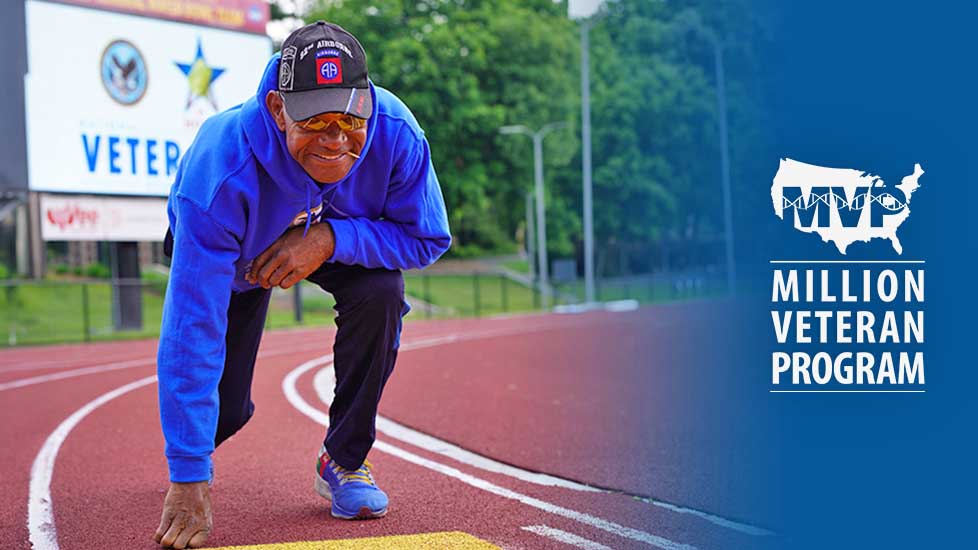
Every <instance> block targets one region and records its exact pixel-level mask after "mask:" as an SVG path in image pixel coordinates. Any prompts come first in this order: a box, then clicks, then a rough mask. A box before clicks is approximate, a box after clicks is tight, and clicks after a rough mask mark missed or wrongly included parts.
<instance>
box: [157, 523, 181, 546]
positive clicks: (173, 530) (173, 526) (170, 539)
mask: <svg viewBox="0 0 978 550" xmlns="http://www.w3.org/2000/svg"><path fill="white" fill-rule="evenodd" d="M183 524H184V521H183V518H174V519H173V522H172V523H170V528H169V529H167V530H166V534H164V535H163V538H162V539H160V546H163V547H164V548H172V547H173V543H175V542H176V541H177V537H178V536H180V532H181V531H183Z"/></svg>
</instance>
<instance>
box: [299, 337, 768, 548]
mask: <svg viewBox="0 0 978 550" xmlns="http://www.w3.org/2000/svg"><path fill="white" fill-rule="evenodd" d="M487 332H488V331H487ZM514 332H515V331H514ZM520 332H522V331H520ZM492 335H499V331H493V334H492ZM480 337H487V336H482V333H475V334H472V335H469V336H457V335H448V336H445V337H440V338H432V339H428V340H418V341H414V342H410V343H407V344H405V345H402V346H401V348H400V351H410V350H412V349H419V348H426V347H431V346H436V345H439V344H445V343H452V342H458V341H461V340H465V339H475V338H480ZM332 361H333V356H332V355H325V356H323V357H320V358H318V359H313V360H311V361H308V362H307V363H303V364H302V365H301V366H300V367H298V368H297V369H296V371H299V370H300V369H301V371H300V372H297V373H296V376H295V377H294V378H293V379H292V380H290V383H291V384H293V385H295V380H296V379H298V377H299V376H300V375H302V374H304V373H306V372H307V371H309V370H311V369H314V368H316V367H317V366H320V365H321V366H323V367H324V368H322V369H320V370H319V371H317V372H316V374H315V375H314V377H313V388H314V389H315V391H316V395H317V396H318V397H319V400H320V401H322V402H323V404H324V405H326V406H327V407H329V405H330V403H332V401H333V395H334V394H333V391H334V388H335V386H336V377H335V374H334V372H333V368H332ZM296 371H293V372H296ZM289 375H290V376H291V375H292V373H291V372H290V373H289ZM283 386H284V382H283ZM287 395H288V393H287ZM295 396H296V398H298V399H301V398H300V397H298V393H297V392H296V393H295ZM290 402H291V399H290ZM312 411H315V409H314V408H313V409H312V410H311V411H303V413H304V414H306V415H307V416H310V417H312V416H313V414H314V413H313V412H312ZM317 412H318V411H317ZM322 418H325V419H326V420H325V424H324V425H328V424H329V417H328V416H326V415H322ZM314 420H315V418H314ZM321 423H322V422H321ZM376 428H377V431H378V432H381V433H383V434H384V435H387V436H388V437H392V438H394V439H397V440H400V441H403V442H405V443H408V444H411V445H414V446H415V447H419V448H421V449H425V450H426V451H430V452H432V453H435V454H440V455H443V456H447V457H448V458H451V459H453V460H455V461H457V462H461V463H463V464H468V465H469V466H473V467H475V468H479V469H480V470H484V471H487V472H492V473H496V474H502V475H506V476H509V477H512V478H515V479H519V480H521V481H526V482H528V483H535V484H537V485H544V486H550V487H563V488H565V489H571V490H574V491H586V492H595V493H618V494H625V495H627V496H630V497H633V498H637V499H639V500H641V501H642V502H645V503H646V504H651V505H652V506H656V507H659V508H664V509H666V510H669V511H671V512H675V513H677V514H688V515H692V516H696V517H698V518H700V519H702V520H705V521H708V522H710V523H712V524H714V525H718V526H720V527H724V528H727V529H731V530H733V531H738V532H741V533H744V534H746V535H751V536H755V537H762V536H770V535H773V534H774V532H772V531H769V530H767V529H763V528H761V527H756V526H754V525H750V524H747V523H741V522H739V521H734V520H732V519H727V518H725V517H722V516H718V515H715V514H711V513H709V512H704V511H702V510H697V509H695V508H687V507H685V506H680V505H677V504H671V503H668V502H663V501H660V500H656V499H653V498H650V497H645V496H638V495H634V494H629V493H625V492H623V491H619V490H609V489H603V488H600V487H592V486H590V485H585V484H583V483H578V482H576V481H573V480H570V479H564V478H560V477H555V476H551V475H547V474H543V473H539V472H531V471H529V470H524V469H522V468H519V467H517V466H512V465H510V464H505V463H502V462H499V461H496V460H493V459H492V458H490V457H487V456H484V455H480V454H478V453H475V452H472V451H469V450H467V449H464V448H462V447H459V446H457V445H455V444H453V443H450V442H448V441H445V440H442V439H438V438H437V437H434V436H432V435H429V434H426V433H423V432H419V431H417V430H414V429H412V428H409V427H407V426H404V425H403V424H399V423H398V422H395V421H393V420H390V419H388V418H386V417H383V416H380V415H378V416H377V426H376Z"/></svg>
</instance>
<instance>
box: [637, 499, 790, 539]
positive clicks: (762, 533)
mask: <svg viewBox="0 0 978 550" xmlns="http://www.w3.org/2000/svg"><path fill="white" fill-rule="evenodd" d="M639 500H641V501H642V502H645V503H648V504H651V505H652V506H658V507H659V508H665V509H666V510H670V511H673V512H676V513H677V514H689V515H691V516H696V517H698V518H701V519H705V520H706V521H708V522H710V523H713V524H715V525H719V526H720V527H726V528H727V529H733V530H734V531H740V532H741V533H744V534H746V535H753V536H755V537H766V536H770V535H773V534H774V532H773V531H768V530H767V529H763V528H761V527H755V526H753V525H750V524H747V523H740V522H739V521H734V520H732V519H727V518H724V517H720V516H715V515H713V514H710V513H708V512H703V511H701V510H696V509H694V508H686V507H685V506H676V505H675V504H669V503H668V502H660V501H658V500H654V499H651V498H639Z"/></svg>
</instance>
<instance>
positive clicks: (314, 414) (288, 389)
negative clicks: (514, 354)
mask: <svg viewBox="0 0 978 550" xmlns="http://www.w3.org/2000/svg"><path fill="white" fill-rule="evenodd" d="M496 332H499V331H492V332H490V331H487V332H485V333H473V334H468V335H466V336H465V337H461V336H455V335H452V336H448V337H444V338H432V339H430V340H427V341H418V342H413V343H412V344H410V345H403V346H401V350H406V349H418V348H421V347H430V346H436V345H439V344H442V343H447V342H451V341H458V340H462V339H466V340H468V339H474V338H478V337H483V338H485V337H489V336H487V334H492V333H496ZM511 332H513V331H512V330H511ZM516 332H526V331H525V330H521V331H516ZM331 359H332V355H327V356H324V357H319V358H316V359H313V360H311V361H306V362H305V363H303V364H301V365H299V366H298V367H296V368H295V369H293V370H292V371H291V372H289V373H288V374H287V375H286V376H285V378H283V379H282V391H283V393H284V394H285V396H286V398H287V399H288V400H289V403H291V404H292V406H293V407H295V408H296V410H298V411H299V412H301V413H303V414H305V415H306V416H308V417H309V418H310V419H312V420H313V421H314V422H316V423H318V424H321V425H323V426H328V425H329V416H328V415H327V414H326V413H324V412H323V411H321V410H319V409H317V408H315V407H313V406H312V405H310V404H309V403H308V402H306V400H305V399H303V398H302V396H301V395H299V392H298V390H297V389H296V381H297V380H298V379H299V376H301V375H302V374H304V373H306V372H308V371H310V370H312V369H314V368H316V367H317V366H319V365H321V364H322V363H323V362H324V361H329V360H331ZM374 448H375V449H377V450H379V451H381V452H384V453H387V454H390V455H394V456H396V457H398V458H400V459H402V460H405V461H407V462H411V463H412V464H416V465H418V466H422V467H424V468H428V469H429V470H434V471H436V472H438V473H441V474H444V475H447V476H449V477H453V478H455V479H457V480H459V481H461V482H463V483H465V484H467V485H471V486H472V487H475V488H477V489H482V490H483V491H486V492H489V493H492V494H494V495H497V496H501V497H504V498H508V499H511V500H515V501H517V502H520V503H522V504H525V505H527V506H531V507H533V508H537V509H538V510H542V511H544V512H548V513H551V514H554V515H558V516H561V517H565V518H567V519H571V520H574V521H577V522H579V523H583V524H585V525H590V526H591V527H595V528H597V529H600V530H602V531H606V532H608V533H611V534H613V535H617V536H620V537H623V538H628V539H631V540H635V541H638V542H643V543H645V544H648V545H650V546H655V547H657V548H661V549H663V550H696V547H694V546H691V545H688V544H681V543H677V542H673V541H671V540H669V539H667V538H664V537H660V536H658V535H653V534H652V533H647V532H645V531H641V530H638V529H633V528H631V527H626V526H624V525H621V524H618V523H615V522H612V521H608V520H605V519H602V518H599V517H596V516H592V515H590V514H585V513H583V512H578V511H576V510H571V509H569V508H564V507H562V506H558V505H556V504H551V503H549V502H546V501H543V500H540V499H537V498H533V497H531V496H528V495H524V494H522V493H518V492H516V491H512V490H510V489H506V488H504V487H500V486H499V485H495V484H493V483H490V482H488V481H486V480H484V479H481V478H478V477H475V476H473V475H470V474H467V473H465V472H462V471H460V470H457V469H455V468H452V467H450V466H446V465H444V464H441V463H439V462H435V461H433V460H428V459H426V458H424V457H421V456H418V455H416V454H414V453H411V452H409V451H406V450H404V449H401V448H400V447H397V446H395V445H391V444H390V443H386V442H384V441H376V442H375V443H374Z"/></svg>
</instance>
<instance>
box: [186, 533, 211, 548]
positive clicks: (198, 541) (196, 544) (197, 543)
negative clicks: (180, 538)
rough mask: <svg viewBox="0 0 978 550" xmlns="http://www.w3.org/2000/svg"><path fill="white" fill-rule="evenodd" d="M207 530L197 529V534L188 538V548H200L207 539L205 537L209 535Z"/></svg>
mask: <svg viewBox="0 0 978 550" xmlns="http://www.w3.org/2000/svg"><path fill="white" fill-rule="evenodd" d="M210 534H211V533H210V531H209V530H203V531H197V534H196V535H194V536H193V537H191V538H190V545H189V546H188V548H200V547H201V546H203V545H204V542H206V541H207V537H208V536H209V535H210Z"/></svg>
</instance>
